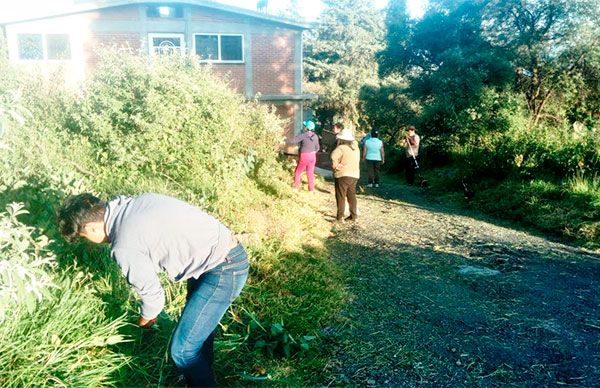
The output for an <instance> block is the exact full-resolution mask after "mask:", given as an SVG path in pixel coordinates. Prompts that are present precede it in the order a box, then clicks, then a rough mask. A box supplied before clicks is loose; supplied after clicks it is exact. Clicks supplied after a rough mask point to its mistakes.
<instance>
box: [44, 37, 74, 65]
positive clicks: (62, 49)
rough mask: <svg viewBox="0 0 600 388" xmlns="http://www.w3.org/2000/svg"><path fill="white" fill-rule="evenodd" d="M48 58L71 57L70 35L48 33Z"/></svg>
mask: <svg viewBox="0 0 600 388" xmlns="http://www.w3.org/2000/svg"><path fill="white" fill-rule="evenodd" d="M46 44H47V45H48V46H47V49H48V59H71V43H70V42H69V35H66V34H48V35H46Z"/></svg>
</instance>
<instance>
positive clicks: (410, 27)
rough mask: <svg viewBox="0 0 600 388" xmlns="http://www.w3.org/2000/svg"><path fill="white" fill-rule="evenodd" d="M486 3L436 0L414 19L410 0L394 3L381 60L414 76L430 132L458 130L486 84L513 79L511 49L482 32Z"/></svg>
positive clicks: (385, 65) (501, 83) (412, 87)
mask: <svg viewBox="0 0 600 388" xmlns="http://www.w3.org/2000/svg"><path fill="white" fill-rule="evenodd" d="M484 6H485V3H484V2H483V1H462V2H460V1H458V2H457V1H443V0H438V1H432V3H431V5H430V9H429V11H428V12H427V14H426V15H425V16H424V18H423V19H422V20H420V21H416V22H412V21H408V20H407V18H406V11H405V10H404V11H403V10H402V9H403V7H404V9H405V7H406V4H405V1H403V0H399V1H398V0H396V1H393V2H391V3H390V6H389V8H388V18H387V26H388V31H387V44H388V46H387V48H386V50H384V51H383V52H382V53H381V54H380V55H379V56H378V58H379V61H380V65H381V67H382V69H384V70H385V72H386V73H387V74H393V73H400V74H405V75H408V76H409V78H410V79H411V83H410V87H409V91H410V93H411V94H412V96H413V97H414V98H416V99H417V100H419V101H421V103H422V104H424V107H425V110H424V115H423V116H422V121H423V122H422V124H423V125H424V126H426V127H427V128H428V131H429V133H430V134H432V133H448V132H452V131H454V130H455V129H456V127H457V126H460V123H457V117H458V115H459V114H460V113H461V112H463V111H465V110H467V109H469V108H472V107H477V106H479V105H480V104H479V102H480V98H481V96H482V93H483V92H484V90H485V89H486V88H497V89H502V88H504V87H505V86H506V85H508V84H509V83H510V81H511V80H512V70H511V64H510V62H509V59H510V56H509V53H508V52H507V51H506V50H504V49H503V48H500V47H494V46H492V45H491V44H490V43H489V42H487V41H486V40H485V39H484V38H483V37H482V27H481V25H482V16H483V10H484ZM392 54H395V55H392Z"/></svg>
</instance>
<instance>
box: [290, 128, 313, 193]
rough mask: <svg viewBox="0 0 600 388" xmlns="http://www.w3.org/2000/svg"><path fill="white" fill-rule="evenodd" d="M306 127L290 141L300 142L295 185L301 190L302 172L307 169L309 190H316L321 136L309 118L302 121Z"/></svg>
mask: <svg viewBox="0 0 600 388" xmlns="http://www.w3.org/2000/svg"><path fill="white" fill-rule="evenodd" d="M302 124H303V126H304V128H303V131H302V133H301V134H300V135H298V136H295V137H294V138H293V139H291V140H290V141H289V143H290V144H298V145H299V149H298V152H299V154H300V159H299V160H298V165H297V166H296V170H295V171H294V187H295V188H296V189H297V190H300V186H301V184H302V173H303V172H304V171H305V170H306V177H307V178H308V191H310V192H312V191H314V190H315V165H316V164H317V152H318V151H319V148H320V145H319V136H318V135H317V134H316V133H315V132H314V130H315V123H314V121H312V120H307V121H305V122H303V123H302Z"/></svg>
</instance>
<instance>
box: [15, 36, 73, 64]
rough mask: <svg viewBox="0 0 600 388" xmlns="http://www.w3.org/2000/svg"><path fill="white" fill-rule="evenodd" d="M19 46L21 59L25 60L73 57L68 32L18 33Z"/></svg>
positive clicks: (66, 58)
mask: <svg viewBox="0 0 600 388" xmlns="http://www.w3.org/2000/svg"><path fill="white" fill-rule="evenodd" d="M17 46H18V51H19V59H21V60H24V61H41V60H69V59H71V40H70V37H69V35H67V34H47V35H42V34H17Z"/></svg>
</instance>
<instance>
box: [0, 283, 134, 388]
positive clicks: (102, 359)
mask: <svg viewBox="0 0 600 388" xmlns="http://www.w3.org/2000/svg"><path fill="white" fill-rule="evenodd" d="M125 327H126V323H125V321H124V319H123V317H116V318H110V319H109V318H108V317H107V316H106V310H105V308H104V304H103V303H102V301H101V300H100V299H99V297H98V295H96V292H95V291H94V290H93V289H92V288H90V287H89V286H88V284H87V282H86V280H85V278H83V277H79V278H76V279H64V280H62V281H60V282H59V283H58V287H57V288H55V289H53V290H52V298H51V299H50V300H49V301H46V302H45V303H42V304H40V305H39V306H38V308H37V309H35V311H34V312H33V313H31V314H30V313H29V312H28V311H27V309H26V308H25V306H22V305H17V306H16V307H15V308H14V309H12V310H11V311H10V313H9V316H8V319H7V320H6V321H5V322H3V323H2V325H0V338H1V339H2V341H0V363H2V364H1V365H2V368H0V385H2V386H3V387H22V386H40V387H41V386H49V385H54V386H70V387H73V386H89V387H97V386H110V385H115V381H114V374H115V373H116V372H117V371H118V370H119V369H120V368H123V367H125V365H126V364H127V363H128V362H129V360H130V357H129V356H127V355H126V354H123V353H120V352H118V351H116V350H115V345H116V344H118V343H120V342H123V341H125V340H126V339H125V337H124V336H123V335H122V331H123V329H124V328H125Z"/></svg>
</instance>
